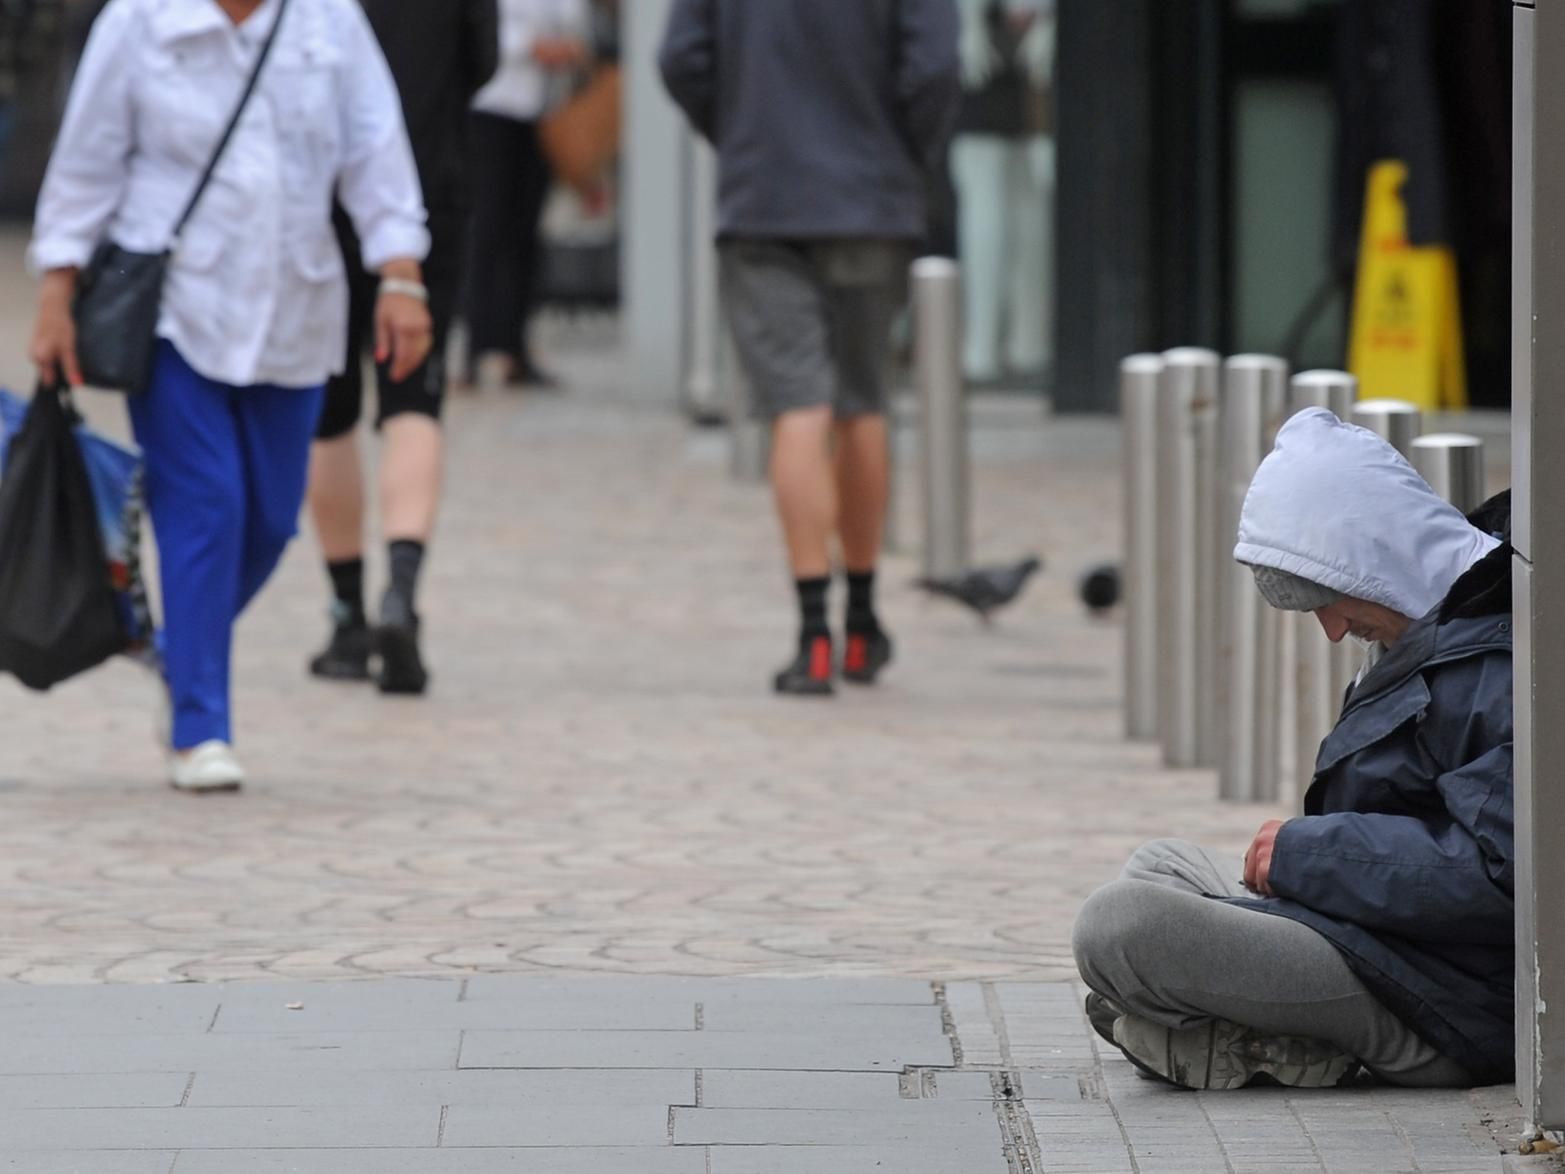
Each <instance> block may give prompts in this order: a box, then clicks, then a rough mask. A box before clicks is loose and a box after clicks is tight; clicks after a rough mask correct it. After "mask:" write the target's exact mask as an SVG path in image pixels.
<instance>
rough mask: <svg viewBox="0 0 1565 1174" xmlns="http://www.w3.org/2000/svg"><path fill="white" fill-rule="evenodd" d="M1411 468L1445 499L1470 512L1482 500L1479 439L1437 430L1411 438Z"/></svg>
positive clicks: (1482, 475) (1482, 481)
mask: <svg viewBox="0 0 1565 1174" xmlns="http://www.w3.org/2000/svg"><path fill="white" fill-rule="evenodd" d="M1411 459H1412V461H1413V468H1415V469H1417V470H1418V475H1419V476H1420V477H1422V478H1423V479H1424V480H1425V481H1427V482H1429V484H1430V486H1431V487H1432V488H1433V489H1434V491H1435V492H1436V493H1438V494H1439V495H1440V496H1441V497H1443V498H1445V499H1446V501H1448V502H1450V503H1451V504H1452V505H1454V506H1455V507H1456V508H1457V509H1459V510H1461V511H1462V512H1463V513H1464V514H1470V513H1472V512H1473V511H1474V510H1475V509H1477V508H1478V507H1479V506H1481V505H1483V503H1484V500H1485V497H1486V495H1485V493H1484V468H1483V441H1482V440H1481V439H1480V438H1478V437H1476V436H1467V435H1464V434H1462V433H1459V432H1439V433H1436V434H1435V435H1433V436H1420V437H1419V438H1418V439H1417V440H1415V441H1413V455H1412V458H1411Z"/></svg>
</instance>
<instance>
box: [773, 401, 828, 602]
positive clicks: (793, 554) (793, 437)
mask: <svg viewBox="0 0 1565 1174" xmlns="http://www.w3.org/2000/svg"><path fill="white" fill-rule="evenodd" d="M831 434H832V410H831V408H830V407H828V406H822V407H818V408H805V409H803V410H800V411H794V412H785V413H783V414H782V415H781V416H779V417H778V418H777V420H776V422H775V423H774V424H773V425H772V490H773V493H774V494H775V495H776V499H777V516H778V518H779V520H781V522H782V529H783V540H784V542H786V543H787V546H788V565H789V567H790V568H791V569H792V571H793V576H794V578H796V579H814V578H823V577H825V576H827V575H829V574H831V535H832V531H833V530H835V529H836V527H837V487H836V479H835V477H834V476H833V470H832V456H831Z"/></svg>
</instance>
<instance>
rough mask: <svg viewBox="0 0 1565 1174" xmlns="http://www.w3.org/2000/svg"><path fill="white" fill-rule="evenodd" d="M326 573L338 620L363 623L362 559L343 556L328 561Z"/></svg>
mask: <svg viewBox="0 0 1565 1174" xmlns="http://www.w3.org/2000/svg"><path fill="white" fill-rule="evenodd" d="M326 573H327V574H328V575H330V576H331V593H332V598H333V599H334V600H335V601H336V604H337V606H336V612H337V617H338V622H339V623H343V624H349V625H354V624H362V623H364V560H363V559H362V558H345V559H343V560H341V561H340V562H328V563H327V564H326Z"/></svg>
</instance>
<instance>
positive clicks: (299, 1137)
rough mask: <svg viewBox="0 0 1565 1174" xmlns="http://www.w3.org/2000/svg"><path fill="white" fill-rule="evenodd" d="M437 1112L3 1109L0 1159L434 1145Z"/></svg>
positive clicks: (392, 1109) (390, 1109)
mask: <svg viewBox="0 0 1565 1174" xmlns="http://www.w3.org/2000/svg"><path fill="white" fill-rule="evenodd" d="M439 1136H440V1110H439V1109H438V1108H433V1107H425V1108H419V1109H414V1108H409V1107H384V1108H379V1109H344V1108H340V1107H337V1108H331V1109H302V1108H288V1109H7V1110H4V1111H0V1151H14V1150H75V1149H110V1150H118V1149H178V1148H182V1147H186V1146H221V1147H228V1146H232V1147H235V1148H245V1147H251V1148H269V1149H286V1148H290V1147H303V1146H318V1147H333V1148H345V1149H350V1148H368V1147H375V1146H418V1145H434V1144H435V1142H436V1141H437V1140H438V1138H439Z"/></svg>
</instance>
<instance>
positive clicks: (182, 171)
mask: <svg viewBox="0 0 1565 1174" xmlns="http://www.w3.org/2000/svg"><path fill="white" fill-rule="evenodd" d="M274 29H275V45H274V46H273V48H272V54H271V56H270V57H269V58H268V59H267V60H266V61H265V65H264V68H263V69H262V70H261V72H260V75H259V79H258V83H257V86H256V89H255V92H254V94H253V96H252V97H251V98H250V100H249V101H248V102H247V103H246V104H245V106H244V111H243V116H242V117H241V118H240V119H239V120H238V122H237V124H236V125H235V127H234V132H233V136H232V139H231V141H229V142H228V144H227V147H226V150H225V149H223V148H221V147H220V145H219V140H220V139H221V137H222V135H223V132H224V129H225V127H227V126H228V123H229V119H230V116H231V115H232V113H233V112H234V111H235V110H236V109H237V108H239V106H240V103H241V100H242V98H241V95H242V92H243V91H244V89H245V86H246V84H247V82H248V81H249V79H250V77H251V75H252V73H253V72H254V70H255V66H256V62H257V61H258V60H259V59H260V55H261V53H262V50H263V47H264V46H265V44H266V43H267V40H268V37H269V36H271V35H272V34H273V32H274ZM214 159H215V160H216V167H215V170H214V171H213V174H212V180H211V183H210V186H208V187H207V188H206V190H205V192H204V194H203V195H202V197H201V199H200V201H199V203H198V204H197V206H196V208H195V210H194V214H193V215H192V217H191V219H190V221H189V223H188V226H187V227H186V228H185V230H184V232H183V233H182V234H181V236H180V238H179V239H178V240H174V241H171V240H170V239H169V236H170V232H171V227H172V226H173V225H174V224H175V223H176V222H177V221H178V218H179V216H180V213H181V210H182V208H183V206H184V204H185V202H186V201H187V200H188V199H189V198H190V196H191V194H192V193H194V192H196V191H197V190H198V183H199V180H200V178H201V176H202V174H203V172H204V171H205V170H206V169H207V167H208V166H209V164H211V162H212V161H213V160H214ZM334 187H335V188H336V189H337V191H338V192H339V194H340V197H341V199H342V202H343V204H344V206H345V207H346V208H347V209H348V212H349V214H350V215H351V216H352V218H353V221H354V225H355V228H356V230H357V232H358V234H359V237H360V239H361V240H362V241H363V242H364V261H365V263H366V264H367V265H369V266H370V267H371V268H373V269H375V270H378V271H379V273H380V276H381V279H382V280H381V285H380V296H379V298H378V299H377V302H376V307H375V336H376V350H377V357H379V358H380V359H382V360H384V361H386V362H389V364H390V366H391V375H392V378H393V379H403V378H406V377H407V376H408V375H409V374H410V373H411V372H412V371H414V370H415V369H416V368H417V367H418V365H419V364H420V363H422V362H423V361H424V359H425V357H426V356H427V355H428V353H429V348H430V319H429V312H428V310H427V308H426V306H425V300H426V297H427V292H426V291H425V289H424V286H423V280H422V275H421V271H420V265H419V262H420V260H421V259H422V258H423V256H424V255H425V253H426V252H427V251H428V248H429V234H428V232H427V230H426V229H425V226H424V208H423V203H422V200H421V198H420V194H419V186H418V175H417V172H416V171H415V169H414V164H413V155H412V151H411V150H410V149H409V146H408V140H407V132H406V131H405V130H404V128H403V124H402V115H401V110H400V108H399V105H398V102H397V93H396V89H395V86H394V85H393V83H392V80H391V75H390V72H389V71H388V69H387V68H386V62H385V58H384V57H383V56H382V55H381V52H380V49H379V47H378V46H377V45H376V43H375V36H374V33H373V32H372V31H371V30H370V26H369V22H368V21H367V20H366V19H365V16H364V12H363V10H362V9H361V8H360V7H359V5H358V3H357V2H356V0H293V2H291V3H290V0H111V3H110V4H109V5H108V6H107V7H106V8H105V9H104V11H103V14H102V15H101V16H100V17H99V19H98V21H97V23H96V25H95V26H94V28H93V31H92V34H91V36H90V38H89V40H88V44H87V48H86V51H85V53H84V54H83V57H82V62H81V68H80V71H79V72H78V74H77V77H76V81H75V83H74V86H73V89H72V92H71V97H70V101H69V103H68V105H67V109H66V115H65V121H64V124H63V126H62V127H61V130H60V135H59V140H58V142H57V143H56V146H55V150H54V156H53V158H52V159H51V160H50V164H49V171H48V174H47V177H46V179H45V182H44V190H43V194H42V196H41V197H40V199H39V205H38V216H37V223H36V226H35V236H34V240H33V244H32V251H31V257H30V260H31V264H32V265H33V267H34V268H35V269H36V270H37V271H40V272H42V273H43V275H44V276H43V283H42V289H41V292H40V295H39V307H38V320H37V325H36V327H35V329H34V334H33V344H32V357H33V360H34V361H35V362H36V363H37V364H38V367H39V369H40V371H41V373H42V377H43V379H44V381H45V382H46V383H48V382H52V380H53V379H54V378H55V377H56V372H57V371H61V370H63V373H64V376H65V378H66V379H67V380H69V381H70V382H71V383H72V384H78V383H80V382H81V374H80V367H79V365H78V362H77V357H76V331H75V326H74V324H73V322H72V318H71V300H72V295H73V292H74V289H75V286H76V281H77V274H78V271H79V270H80V269H81V267H82V266H83V265H85V264H86V263H87V262H88V260H89V258H90V257H91V255H92V252H93V249H94V246H95V245H96V244H98V243H99V242H100V241H103V240H112V241H114V242H115V243H117V244H118V245H120V246H121V247H123V248H125V249H128V250H134V251H137V252H143V253H156V252H158V251H159V250H162V249H165V248H171V249H172V250H173V256H172V261H171V264H170V266H169V270H168V277H167V283H166V285H165V287H164V290H163V301H162V312H161V317H160V319H159V322H158V328H157V333H158V338H159V342H158V348H157V355H156V362H155V366H154V369H153V373H152V378H151V382H150V386H149V387H148V389H147V390H146V391H145V392H143V393H141V394H139V395H136V396H133V397H131V399H130V401H129V407H130V416H131V423H132V425H133V426H134V429H135V434H136V439H137V441H138V443H139V444H140V445H141V447H142V449H143V450H144V452H145V455H146V466H147V474H146V476H147V481H146V490H147V503H148V507H149V509H150V512H151V516H152V522H153V527H154V529H155V532H156V534H157V539H158V549H159V555H160V564H161V569H162V579H163V607H164V625H165V626H164V642H163V660H164V671H165V673H166V677H167V684H168V689H169V694H170V701H171V706H172V724H171V729H170V730H169V744H170V747H171V750H172V757H171V764H170V765H171V778H172V782H173V784H174V785H175V786H176V787H179V788H182V789H185V790H213V789H221V788H233V787H237V786H238V785H239V784H240V782H241V781H242V780H243V777H244V772H243V770H242V768H241V767H240V764H239V761H238V759H237V758H236V757H235V755H234V752H233V748H232V743H233V733H232V723H231V720H230V706H229V684H230V681H229V675H230V674H229V659H230V648H231V645H232V638H233V625H234V622H235V620H236V619H237V617H238V616H239V614H240V612H242V611H243V610H244V607H245V605H246V604H247V603H249V601H250V600H251V599H252V598H253V597H254V596H255V594H256V593H257V592H258V591H259V590H260V589H261V587H262V585H263V584H264V583H265V582H266V580H267V578H268V577H269V576H270V574H271V572H272V570H273V568H274V567H275V566H276V565H277V562H278V560H279V558H281V556H282V552H283V549H284V547H285V546H286V545H287V543H288V540H289V539H290V538H291V537H292V536H293V533H294V529H295V526H296V524H297V520H298V516H299V508H300V505H301V504H302V502H303V498H304V490H305V472H306V467H307V464H308V458H309V448H310V438H311V436H312V434H313V433H314V430H315V425H316V422H317V420H318V419H319V418H320V409H321V401H322V391H323V384H324V383H325V382H326V378H327V376H328V375H330V374H331V373H332V372H333V371H335V370H337V369H338V365H339V364H340V363H341V362H342V339H343V337H344V335H345V333H346V318H347V289H346V285H345V283H344V280H343V262H342V255H341V253H340V252H339V250H338V248H337V243H336V241H335V239H334V238H333V236H332V226H331V199H332V190H333V188H334Z"/></svg>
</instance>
